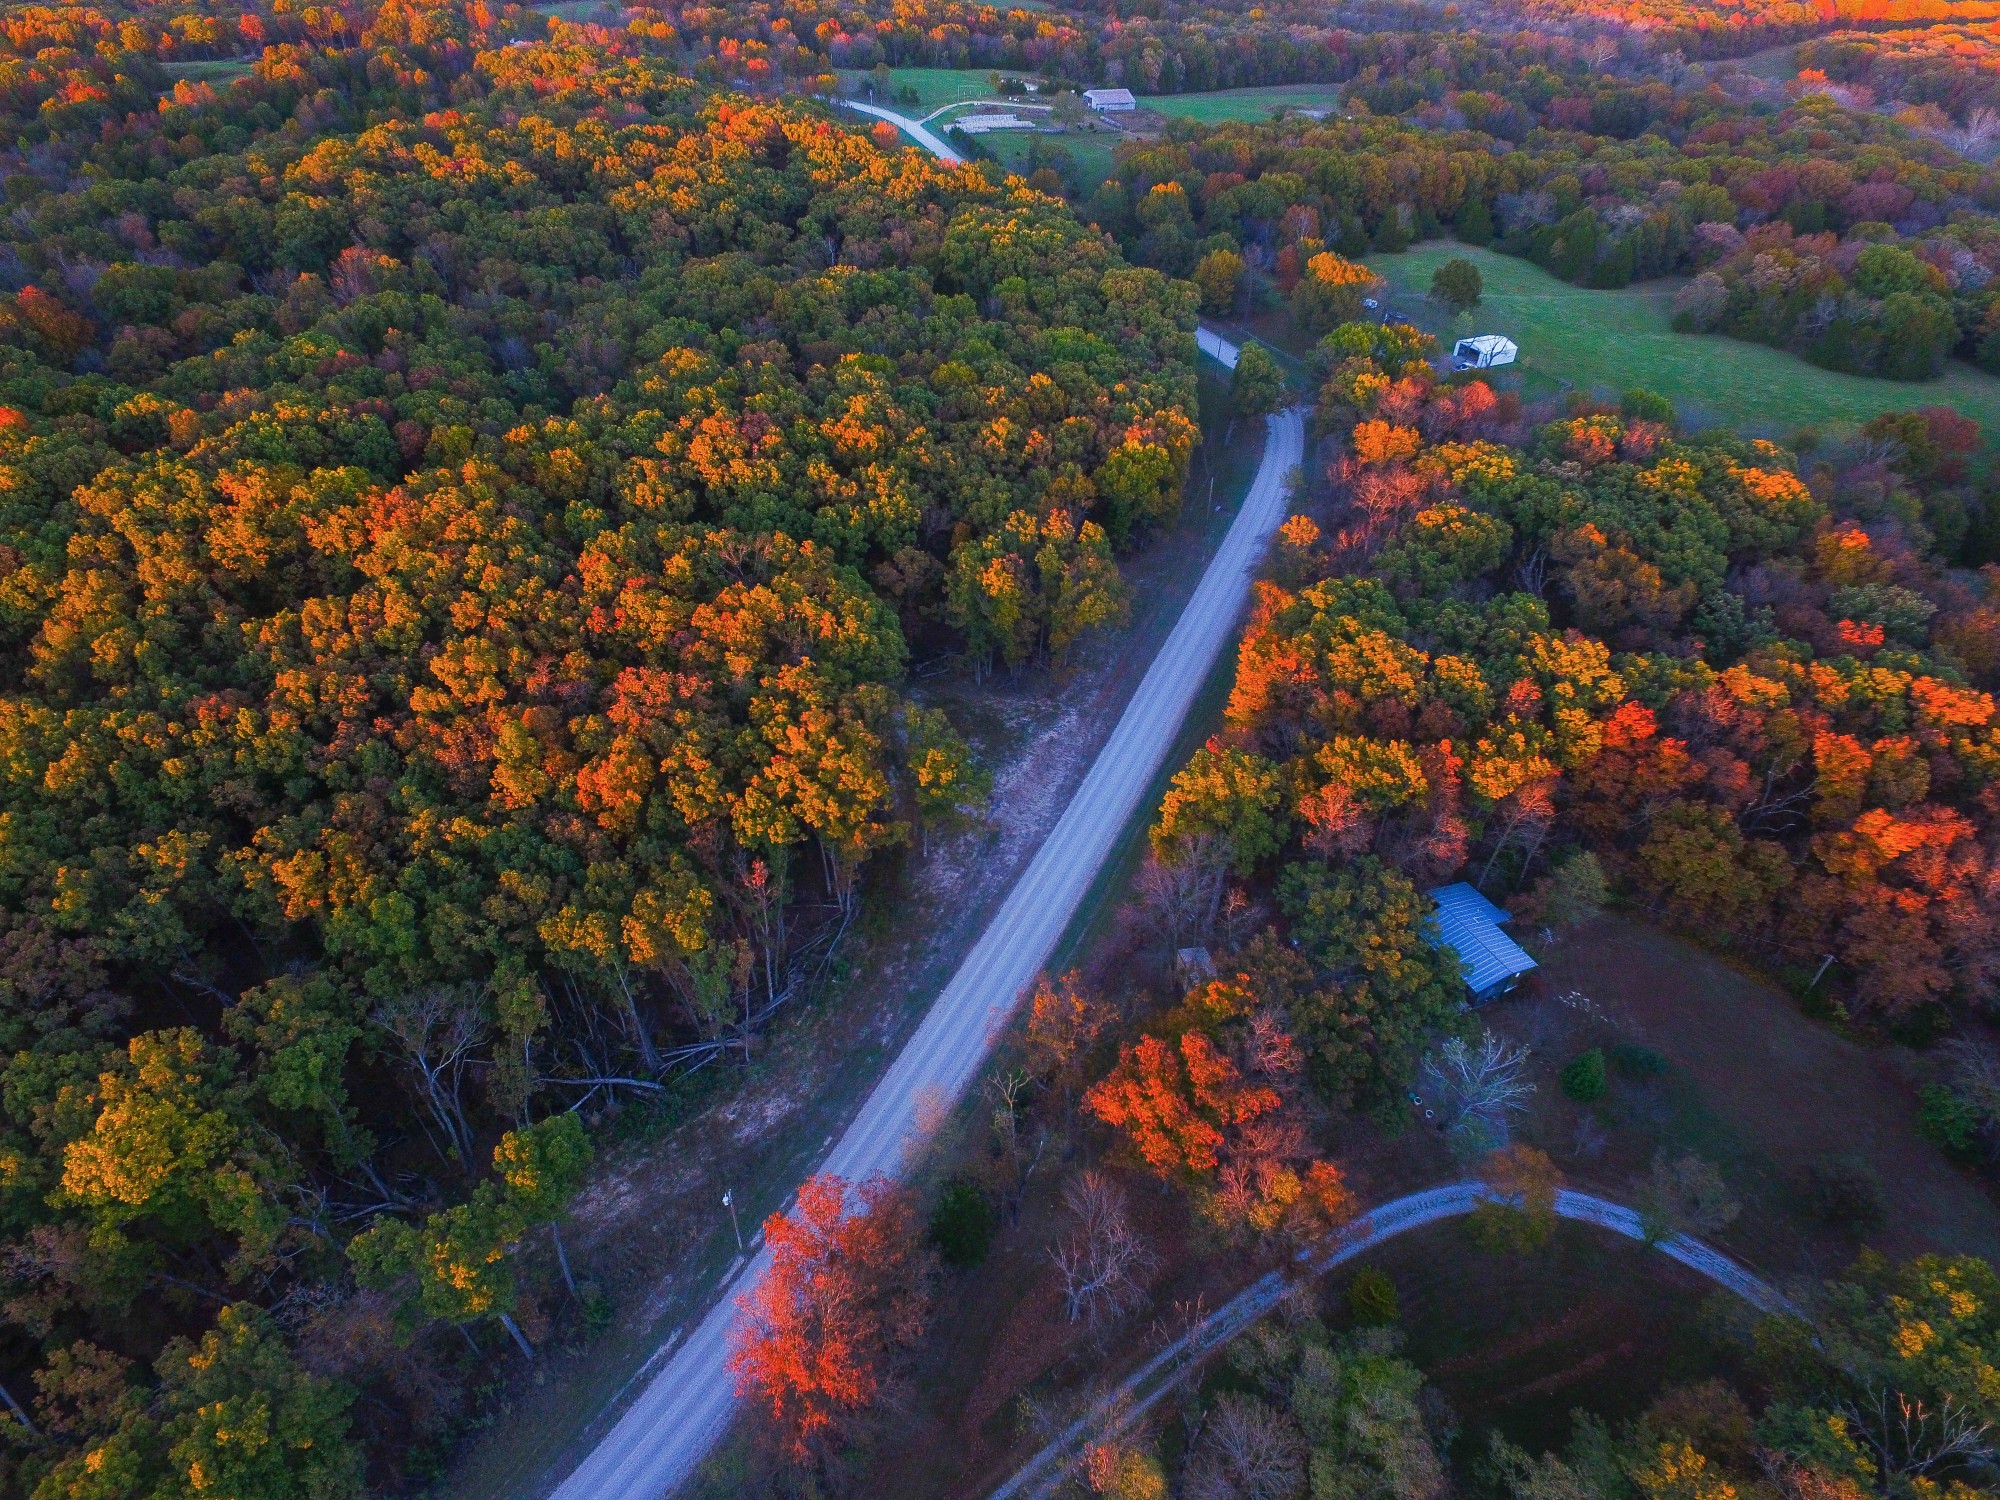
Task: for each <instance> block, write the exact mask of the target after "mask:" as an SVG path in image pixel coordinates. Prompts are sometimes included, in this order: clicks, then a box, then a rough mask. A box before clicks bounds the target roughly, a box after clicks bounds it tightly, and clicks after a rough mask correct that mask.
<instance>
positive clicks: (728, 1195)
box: [722, 1188, 743, 1255]
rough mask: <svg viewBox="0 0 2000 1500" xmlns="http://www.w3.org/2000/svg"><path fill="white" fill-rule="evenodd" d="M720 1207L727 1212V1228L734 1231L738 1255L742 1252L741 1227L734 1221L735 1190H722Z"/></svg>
mask: <svg viewBox="0 0 2000 1500" xmlns="http://www.w3.org/2000/svg"><path fill="white" fill-rule="evenodd" d="M722 1206H723V1207H724V1208H726V1209H728V1210H729V1227H730V1228H731V1229H733V1230H735V1231H736V1251H737V1253H738V1254H739V1255H740V1254H741V1253H742V1252H743V1226H742V1225H741V1224H739V1223H738V1222H737V1220H736V1190H735V1189H734V1188H724V1189H723V1190H722Z"/></svg>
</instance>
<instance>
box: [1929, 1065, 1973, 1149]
mask: <svg viewBox="0 0 2000 1500" xmlns="http://www.w3.org/2000/svg"><path fill="white" fill-rule="evenodd" d="M1917 1110H1918V1113H1917V1132H1918V1133H1919V1134H1920V1135H1922V1136H1923V1138H1924V1139H1925V1140H1927V1141H1929V1142H1930V1143H1931V1144H1932V1145H1933V1146H1936V1147H1937V1148H1938V1149H1939V1150H1940V1151H1942V1152H1944V1154H1945V1155H1946V1156H1949V1157H1950V1158H1951V1159H1952V1160H1953V1161H1960V1162H1969V1161H1972V1160H1973V1159H1974V1158H1975V1157H1976V1156H1977V1155H1978V1154H1979V1112H1978V1111H1977V1110H1975V1109H1974V1108H1973V1107H1972V1105H1971V1103H1970V1102H1968V1101H1967V1100H1966V1099H1965V1098H1964V1096H1963V1095H1960V1094H1957V1093H1954V1092H1953V1091H1952V1090H1950V1089H1948V1088H1946V1087H1945V1086H1944V1085H1943V1084H1941V1083H1927V1084H1925V1085H1924V1086H1923V1089H1922V1091H1921V1092H1920V1093H1919V1094H1918V1095H1917Z"/></svg>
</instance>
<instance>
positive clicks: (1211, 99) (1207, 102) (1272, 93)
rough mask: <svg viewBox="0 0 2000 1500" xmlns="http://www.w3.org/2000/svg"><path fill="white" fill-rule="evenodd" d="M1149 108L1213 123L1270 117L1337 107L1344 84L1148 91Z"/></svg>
mask: <svg viewBox="0 0 2000 1500" xmlns="http://www.w3.org/2000/svg"><path fill="white" fill-rule="evenodd" d="M1139 103H1140V104H1141V105H1142V106H1143V107H1144V108H1146V109H1150V110H1154V111H1157V112H1158V113H1160V114H1163V115H1173V116H1174V117H1175V118H1177V119H1182V120H1199V121H1201V122H1202V123H1203V124H1204V125H1213V124H1216V123H1217V122H1219V121H1222V120H1268V119H1270V118H1271V116H1272V115H1273V114H1275V113H1276V112H1277V111H1278V110H1279V109H1281V108H1290V109H1337V108H1338V107H1339V105H1340V85H1339V84H1335V83H1299V84H1291V85H1287V86H1284V87H1276V88H1264V89H1219V90H1217V91H1216V92H1214V93H1212V94H1148V95H1146V96H1145V97H1143V98H1141V99H1140V100H1139Z"/></svg>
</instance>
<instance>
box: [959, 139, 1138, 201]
mask: <svg viewBox="0 0 2000 1500" xmlns="http://www.w3.org/2000/svg"><path fill="white" fill-rule="evenodd" d="M1121 139H1122V137H1120V136H1115V135H1109V134H1105V135H1075V134H1071V135H1063V136H1057V137H1055V138H1053V139H1051V138H1050V137H1048V136H1036V135H1033V134H1030V133H1029V132H1028V131H1025V130H996V131H994V132H993V133H992V134H991V135H983V136H981V137H980V140H981V141H983V142H984V143H985V145H986V149H987V150H988V151H991V152H992V153H993V156H994V159H995V160H997V161H999V162H1000V163H1001V164H1003V165H1004V166H1005V167H1006V168H1007V170H1008V171H1010V172H1021V173H1026V172H1027V171H1028V170H1029V167H1028V151H1029V149H1030V147H1031V146H1032V144H1033V143H1034V142H1035V141H1037V140H1040V141H1042V142H1043V143H1044V144H1046V145H1057V146H1061V147H1062V148H1063V150H1065V151H1067V152H1068V153H1069V154H1070V157H1071V158H1072V159H1073V160H1074V161H1075V162H1076V165H1077V170H1078V172H1079V173H1080V174H1081V180H1082V181H1083V183H1084V184H1085V188H1086V191H1088V190H1089V189H1092V188H1095V187H1096V186H1097V184H1098V183H1100V182H1102V181H1103V180H1104V179H1105V178H1107V177H1109V176H1110V175H1111V148H1112V147H1113V146H1114V145H1116V144H1117V143H1118V142H1119V140H1121Z"/></svg>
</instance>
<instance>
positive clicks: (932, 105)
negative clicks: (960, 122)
mask: <svg viewBox="0 0 2000 1500" xmlns="http://www.w3.org/2000/svg"><path fill="white" fill-rule="evenodd" d="M1007 76H1009V77H1012V76H1015V75H1014V74H1012V73H1011V72H1010V73H1009V74H1008V75H1007ZM867 78H868V75H867V74H866V73H863V72H860V71H858V70H857V69H854V68H843V69H842V70H841V72H840V81H841V82H842V83H843V84H844V85H846V86H847V88H848V89H849V90H850V91H851V92H855V91H859V90H860V88H861V86H862V85H863V84H864V83H865V82H866V80H867ZM906 88H910V89H915V90H916V91H917V99H918V101H919V108H921V109H922V110H924V112H925V113H929V112H930V111H931V110H934V109H941V108H943V107H944V106H945V105H947V104H958V103H962V102H963V101H965V100H967V99H987V98H994V97H997V96H996V95H995V94H994V92H993V71H992V69H990V68H891V69H890V70H889V97H888V98H887V99H884V100H881V101H880V102H881V103H882V104H884V105H887V106H888V107H889V108H890V109H895V108H897V107H898V106H897V96H898V95H899V94H901V93H902V92H903V90H904V89H906ZM860 97H862V98H867V97H868V96H867V95H866V94H865V93H861V94H860Z"/></svg>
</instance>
